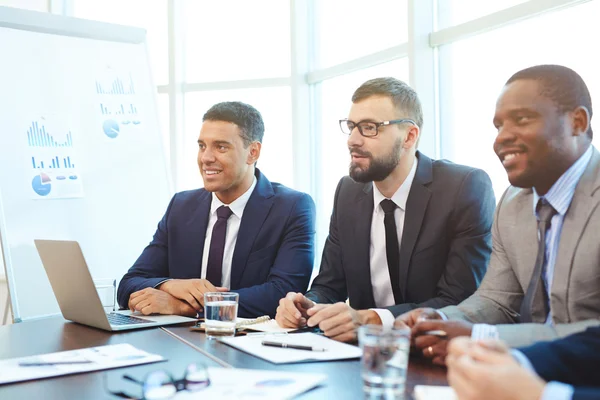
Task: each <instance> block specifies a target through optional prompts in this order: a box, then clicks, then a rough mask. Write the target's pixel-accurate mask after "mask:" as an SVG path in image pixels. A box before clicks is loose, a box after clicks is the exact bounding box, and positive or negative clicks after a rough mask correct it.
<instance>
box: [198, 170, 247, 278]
mask: <svg viewBox="0 0 600 400" xmlns="http://www.w3.org/2000/svg"><path fill="white" fill-rule="evenodd" d="M255 186H256V177H255V178H254V180H253V181H252V185H250V188H249V189H248V190H246V192H244V194H242V195H241V196H240V197H238V198H237V199H235V200H234V201H233V202H231V204H224V203H223V202H222V201H221V200H219V198H218V197H217V195H216V194H215V193H214V192H213V193H212V201H211V203H210V215H209V219H208V226H207V227H206V235H205V238H204V252H203V253H202V273H201V275H200V277H201V278H202V279H206V266H207V264H208V253H209V251H210V240H211V238H212V231H213V227H214V226H215V223H216V222H217V208H219V207H221V206H228V207H229V208H230V209H231V211H232V212H233V214H231V216H230V217H229V219H228V220H227V231H226V234H225V250H224V252H223V270H222V280H221V286H223V287H226V288H230V284H231V262H232V260H233V251H234V250H235V244H236V242H237V235H238V232H239V230H240V223H241V222H242V215H243V214H244V209H245V208H246V204H248V200H249V199H250V196H251V195H252V191H253V190H254V187H255Z"/></svg>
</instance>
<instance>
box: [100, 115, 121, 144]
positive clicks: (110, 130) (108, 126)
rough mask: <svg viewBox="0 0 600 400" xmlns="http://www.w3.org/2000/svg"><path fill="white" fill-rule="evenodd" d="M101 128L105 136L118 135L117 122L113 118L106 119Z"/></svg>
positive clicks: (112, 137)
mask: <svg viewBox="0 0 600 400" xmlns="http://www.w3.org/2000/svg"><path fill="white" fill-rule="evenodd" d="M102 130H104V133H105V134H106V136H108V137H109V138H111V139H114V138H116V137H117V136H119V123H118V122H117V121H115V120H112V119H107V120H106V121H104V124H102Z"/></svg>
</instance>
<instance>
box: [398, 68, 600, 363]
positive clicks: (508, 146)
mask: <svg viewBox="0 0 600 400" xmlns="http://www.w3.org/2000/svg"><path fill="white" fill-rule="evenodd" d="M591 117H592V102H591V98H590V94H589V91H588V89H587V87H586V85H585V83H584V82H583V80H582V79H581V77H580V76H579V75H578V74H577V73H575V72H574V71H572V70H570V69H568V68H565V67H562V66H558V65H540V66H535V67H531V68H527V69H525V70H522V71H519V72H517V73H516V74H515V75H513V76H512V77H511V78H510V79H509V80H508V82H507V83H506V85H505V87H504V89H503V91H502V93H501V95H500V97H499V99H498V101H497V104H496V113H495V116H494V125H495V126H496V128H497V130H498V136H497V138H496V141H495V143H494V151H495V152H496V154H497V155H498V157H499V159H500V161H501V162H502V164H503V166H504V168H505V169H506V172H507V174H508V179H509V181H510V183H511V185H512V186H511V187H509V188H508V189H507V190H506V192H505V193H504V195H503V197H502V199H501V200H500V202H499V204H498V206H497V207H496V213H495V219H494V225H493V227H492V255H491V258H490V263H489V266H488V270H487V273H486V275H485V277H484V279H483V282H482V284H481V286H480V287H479V289H478V290H477V291H476V292H475V293H474V294H473V295H472V296H470V297H469V298H468V299H466V300H464V301H463V302H461V303H460V304H459V305H458V306H450V307H444V308H442V309H440V310H437V311H436V310H432V309H423V308H421V309H417V310H413V311H411V312H409V313H406V314H403V315H401V316H400V317H398V319H397V321H396V323H397V324H400V323H401V322H404V323H406V324H408V325H409V326H411V327H412V334H413V339H414V345H415V347H416V348H418V349H420V350H421V351H422V352H423V354H424V356H425V357H429V358H432V359H433V361H434V363H437V364H442V363H443V362H444V358H445V356H446V345H447V342H448V340H449V339H451V338H453V337H457V336H471V337H472V338H474V339H484V338H500V339H503V340H504V341H505V342H507V343H508V344H509V345H510V346H525V345H529V344H532V343H534V342H536V341H540V340H551V339H555V338H557V337H563V336H567V335H569V334H571V333H575V332H579V331H583V330H585V329H586V328H587V327H589V326H593V325H600V320H599V318H600V232H599V230H598V226H600V207H598V205H599V204H600V190H598V189H600V154H599V153H598V151H597V150H596V149H595V148H594V147H593V146H592V145H591V142H592V128H591V124H590V122H591ZM538 238H539V239H538ZM487 324H494V325H495V326H494V325H487ZM432 330H442V331H444V332H445V334H446V335H445V337H440V336H434V335H432V334H431V332H428V331H432ZM444 332H438V335H442V336H443V335H444ZM428 333H429V334H428Z"/></svg>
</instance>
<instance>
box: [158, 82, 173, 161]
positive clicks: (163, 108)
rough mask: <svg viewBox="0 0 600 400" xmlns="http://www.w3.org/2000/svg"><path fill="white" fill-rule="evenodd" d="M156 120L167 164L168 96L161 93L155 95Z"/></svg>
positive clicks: (168, 152) (168, 135)
mask: <svg viewBox="0 0 600 400" xmlns="http://www.w3.org/2000/svg"><path fill="white" fill-rule="evenodd" d="M157 106H158V119H159V121H158V122H159V123H160V133H161V135H162V138H163V149H164V151H165V159H166V160H167V163H169V160H170V159H171V150H170V149H171V141H170V137H171V136H170V134H169V123H170V119H169V95H168V94H166V93H161V94H158V95H157Z"/></svg>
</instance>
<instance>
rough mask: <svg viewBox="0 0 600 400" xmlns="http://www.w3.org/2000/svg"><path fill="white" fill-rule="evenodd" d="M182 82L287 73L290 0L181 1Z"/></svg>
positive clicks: (213, 80)
mask: <svg viewBox="0 0 600 400" xmlns="http://www.w3.org/2000/svg"><path fill="white" fill-rule="evenodd" d="M185 32H186V36H185V61H186V62H185V73H186V80H187V81H188V82H215V81H230V80H240V79H257V78H273V77H287V76H289V75H290V2H289V1H282V0H253V1H248V0H221V1H197V0H188V1H186V3H185Z"/></svg>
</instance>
